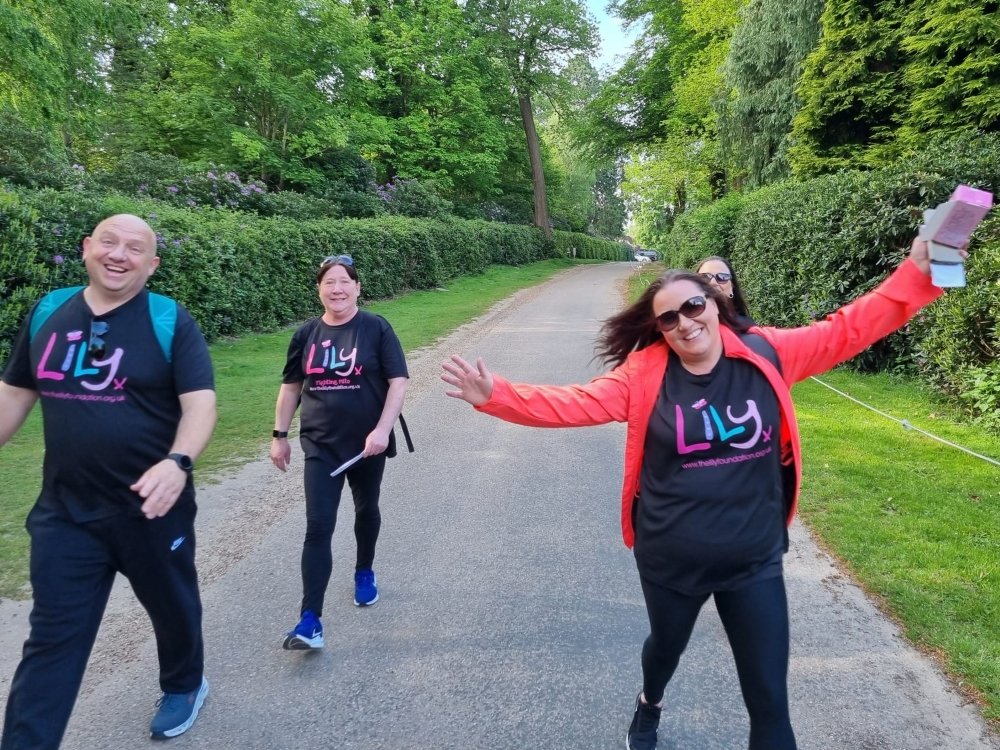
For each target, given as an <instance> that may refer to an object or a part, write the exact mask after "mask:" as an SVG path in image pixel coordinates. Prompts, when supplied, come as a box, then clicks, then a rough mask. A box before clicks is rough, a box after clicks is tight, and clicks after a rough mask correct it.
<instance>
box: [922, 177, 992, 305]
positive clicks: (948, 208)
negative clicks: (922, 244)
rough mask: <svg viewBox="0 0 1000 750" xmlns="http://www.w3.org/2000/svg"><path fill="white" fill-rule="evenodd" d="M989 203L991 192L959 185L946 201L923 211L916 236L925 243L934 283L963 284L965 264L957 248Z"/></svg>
mask: <svg viewBox="0 0 1000 750" xmlns="http://www.w3.org/2000/svg"><path fill="white" fill-rule="evenodd" d="M992 206H993V194H992V193H990V192H988V191H986V190H977V189H976V188H972V187H969V186H968V185H959V186H958V187H957V188H955V192H954V193H952V195H951V199H950V200H948V201H946V202H945V203H942V204H940V205H939V206H938V207H937V208H929V209H927V210H926V211H924V223H923V224H922V225H921V226H920V238H921V239H924V240H927V243H928V249H929V251H930V260H931V281H932V282H933V283H934V284H935V286H939V287H956V286H965V265H964V263H963V260H962V256H961V254H960V253H959V250H960V249H961V248H962V247H963V246H964V245H966V244H967V243H968V241H969V236H970V235H971V234H972V232H973V231H974V230H975V228H976V226H977V225H978V224H979V222H980V221H982V220H983V217H984V216H986V214H987V213H989V210H990V208H992Z"/></svg>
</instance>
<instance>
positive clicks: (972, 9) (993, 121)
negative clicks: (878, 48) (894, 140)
mask: <svg viewBox="0 0 1000 750" xmlns="http://www.w3.org/2000/svg"><path fill="white" fill-rule="evenodd" d="M903 34H904V36H903V39H902V41H901V44H900V46H901V48H902V49H903V51H904V52H905V53H906V55H907V62H906V66H905V68H904V69H903V81H904V84H905V86H906V88H907V90H908V91H909V92H910V95H909V97H908V99H909V101H908V106H907V109H906V114H905V116H904V118H903V128H902V129H901V131H900V134H899V137H900V138H901V139H902V140H903V141H904V142H905V143H906V144H907V145H910V146H917V147H919V145H920V144H921V143H922V141H923V140H924V138H925V136H926V134H928V133H933V132H949V131H954V130H960V129H969V128H977V129H979V130H983V131H995V130H1000V54H998V52H997V42H998V41H1000V4H998V3H997V2H996V0H969V2H964V3H956V2H954V1H953V0H917V2H912V3H910V4H909V5H908V7H907V10H906V15H905V17H904V20H903Z"/></svg>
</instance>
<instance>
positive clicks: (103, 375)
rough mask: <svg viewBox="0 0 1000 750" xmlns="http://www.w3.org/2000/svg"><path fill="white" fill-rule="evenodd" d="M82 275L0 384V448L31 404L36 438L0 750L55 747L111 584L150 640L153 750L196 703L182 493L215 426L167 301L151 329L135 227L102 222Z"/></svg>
mask: <svg viewBox="0 0 1000 750" xmlns="http://www.w3.org/2000/svg"><path fill="white" fill-rule="evenodd" d="M83 260H84V264H85V266H86V269H87V275H88V277H89V283H88V285H87V286H86V287H84V288H83V289H81V290H80V291H79V292H76V293H72V294H71V295H70V296H69V297H68V299H66V300H65V301H64V302H62V304H59V305H55V306H49V307H48V309H46V311H45V313H44V314H43V313H40V312H39V310H40V309H41V308H42V307H43V305H36V307H35V309H33V310H32V313H31V314H30V315H29V317H28V320H26V321H25V324H24V326H23V327H22V329H21V332H20V333H19V335H18V337H17V339H16V341H15V344H14V348H13V351H12V352H11V356H10V360H9V361H8V362H7V366H6V369H5V371H4V374H3V380H2V382H0V445H3V444H5V443H6V442H7V441H8V440H9V439H10V438H11V437H12V436H13V435H14V433H16V432H17V430H18V429H19V428H20V426H21V425H22V424H23V423H24V420H25V419H26V418H27V416H28V413H29V412H30V411H31V408H32V407H33V406H34V403H35V401H40V402H41V407H42V423H43V430H44V436H45V462H44V466H43V469H42V490H41V493H40V494H39V497H38V500H37V502H36V503H35V505H34V507H33V508H32V509H31V512H30V513H29V514H28V520H27V529H28V532H29V534H30V535H31V585H32V590H33V598H34V602H33V607H32V611H31V620H30V621H31V632H30V634H29V636H28V640H27V641H26V642H25V645H24V652H23V656H22V660H21V663H20V664H19V665H18V668H17V671H16V672H15V674H14V679H13V682H12V684H11V690H10V695H9V697H8V700H7V709H6V714H5V719H4V727H3V735H2V739H0V750H28V749H29V748H30V749H31V750H42V749H49V748H57V747H58V746H59V743H60V742H61V740H62V736H63V733H64V731H65V729H66V724H67V722H68V720H69V716H70V713H71V711H72V709H73V704H74V703H75V701H76V696H77V693H78V691H79V687H80V682H81V680H82V678H83V672H84V669H85V667H86V664H87V659H88V658H89V655H90V651H91V648H92V647H93V644H94V640H95V638H96V636H97V630H98V628H99V627H100V623H101V619H102V617H103V613H104V608H105V605H106V604H107V600H108V595H109V594H110V592H111V586H112V583H113V582H114V578H115V575H116V574H117V573H121V574H122V575H124V576H125V577H126V578H128V579H129V582H130V583H131V585H132V588H133V590H134V591H135V594H136V597H137V598H138V599H139V601H140V603H141V604H142V605H143V607H144V608H145V609H146V611H147V612H148V614H149V616H150V619H151V621H152V625H153V631H154V633H155V635H156V641H157V648H158V654H159V661H160V686H161V688H162V689H163V692H164V695H163V698H162V699H161V701H160V702H159V710H158V711H157V713H156V715H155V716H154V718H153V721H152V724H151V725H150V734H151V736H152V738H153V739H166V738H169V737H174V736H176V735H178V734H181V733H182V732H184V731H186V730H187V729H188V728H189V727H190V726H191V724H192V723H193V722H194V720H195V718H196V717H197V715H198V711H199V709H200V708H201V705H202V702H203V701H204V699H205V696H206V695H207V693H208V683H207V682H206V681H205V678H204V675H203V674H202V671H203V643H202V632H201V600H200V597H199V593H198V579H197V573H196V570H195V564H194V555H195V536H194V518H195V513H196V506H195V493H194V483H193V480H192V469H193V462H194V459H195V458H197V456H198V455H199V454H200V453H201V451H202V450H203V449H204V447H205V445H206V443H207V442H208V439H209V438H210V437H211V434H212V430H213V428H214V426H215V418H216V414H215V390H214V379H213V374H212V364H211V360H210V359H209V354H208V347H207V346H206V344H205V340H204V337H203V336H202V335H201V332H200V331H199V330H198V326H197V324H196V323H195V322H194V320H193V319H192V318H191V316H190V315H189V314H188V313H187V311H186V310H184V309H183V308H181V307H180V306H179V305H176V303H174V302H173V301H172V300H167V299H166V298H162V297H159V298H157V299H156V301H157V302H165V303H166V304H167V305H168V310H169V313H170V317H171V318H172V317H173V316H174V314H175V315H176V319H175V320H174V322H173V324H172V326H171V325H168V326H167V328H168V332H167V334H166V338H165V339H164V338H163V337H162V334H163V330H162V328H163V325H162V322H161V324H160V330H159V331H157V329H156V328H154V320H153V316H152V313H153V306H152V305H153V301H152V300H151V297H150V292H148V291H147V290H146V288H145V285H146V281H147V280H148V279H149V277H150V276H151V275H152V274H153V272H154V271H155V270H156V268H157V266H158V265H159V261H160V259H159V258H158V257H157V256H156V237H155V235H154V234H153V231H152V230H151V229H150V227H149V226H148V225H147V224H146V222H144V221H143V220H142V219H140V218H138V217H136V216H131V215H127V214H122V215H117V216H112V217H110V218H108V219H105V220H104V221H102V222H101V223H100V224H98V225H97V227H96V228H95V229H94V232H93V234H92V235H91V236H89V237H87V238H85V239H84V241H83ZM53 308H54V309H53ZM32 322H33V323H34V325H32ZM164 340H166V341H168V342H169V347H168V346H167V345H165V344H164Z"/></svg>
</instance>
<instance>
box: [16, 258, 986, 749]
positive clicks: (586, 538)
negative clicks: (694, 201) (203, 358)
mask: <svg viewBox="0 0 1000 750" xmlns="http://www.w3.org/2000/svg"><path fill="white" fill-rule="evenodd" d="M629 269H630V267H629V265H628V264H610V265H601V266H586V267H582V268H578V269H574V270H573V271H571V272H569V273H567V274H565V275H563V276H561V277H560V278H558V279H557V280H555V281H553V282H550V283H549V284H547V285H544V286H543V287H541V288H539V289H536V290H534V291H532V292H529V293H527V294H526V295H523V296H521V297H519V298H518V300H517V301H516V302H513V303H510V304H508V305H506V306H503V307H502V308H501V309H499V310H496V311H494V313H492V314H491V315H489V316H487V318H486V319H485V320H483V321H479V322H477V323H476V324H472V325H470V326H467V327H465V328H464V329H462V330H460V331H459V332H457V333H456V334H455V335H454V336H452V337H451V338H450V339H449V340H448V341H447V342H445V343H444V344H443V345H442V346H440V347H438V348H436V349H435V350H432V351H428V352H424V353H423V354H422V356H419V357H416V358H414V361H413V363H412V364H413V366H414V376H415V377H414V384H413V388H412V395H411V397H410V398H409V399H408V403H407V407H406V409H405V413H406V415H407V418H408V421H409V423H410V425H411V428H412V431H413V433H414V439H415V441H416V443H417V449H418V452H417V453H415V454H413V455H405V454H404V455H402V456H401V457H400V458H397V459H394V460H393V461H391V462H390V467H389V471H388V473H387V479H386V482H385V485H384V490H383V496H384V500H383V517H384V522H383V523H384V525H383V535H382V539H381V542H380V546H379V555H378V559H377V564H376V569H377V572H378V576H379V583H380V589H381V593H382V600H381V601H380V602H379V603H378V604H377V605H376V606H375V607H373V608H371V609H367V610H359V609H356V608H355V607H354V606H353V605H352V578H351V576H352V570H353V539H352V538H351V534H350V528H351V522H352V511H351V510H350V508H349V507H345V512H344V513H342V515H341V527H340V528H339V529H338V531H337V533H336V535H335V537H334V548H335V558H334V566H335V567H334V578H333V581H332V582H331V585H330V589H329V593H328V598H327V607H326V612H325V617H324V622H325V624H326V641H327V648H326V649H325V650H324V651H323V652H322V653H318V654H301V653H288V652H284V651H282V650H281V649H280V641H281V635H282V633H283V631H285V630H286V629H288V628H289V627H290V626H291V625H292V624H293V621H294V619H295V614H296V608H297V602H298V598H299V584H298V553H299V545H300V541H301V535H302V529H303V519H302V513H301V506H300V501H299V496H300V490H299V486H300V481H301V474H300V471H301V461H298V462H297V463H293V468H292V471H291V472H290V473H289V474H288V475H280V474H278V472H276V471H274V470H273V469H271V468H270V466H269V464H268V463H267V462H266V461H264V460H263V459H262V460H260V461H258V462H255V463H252V464H250V465H248V466H247V467H245V468H244V469H243V470H241V471H240V472H238V473H237V474H234V475H233V476H232V477H229V478H228V479H226V480H225V481H224V482H222V483H220V484H216V485H213V486H209V487H206V488H204V489H202V490H201V491H200V502H201V506H202V508H203V512H202V518H201V520H200V524H201V525H200V528H201V531H200V540H199V544H200V555H201V570H202V573H203V577H204V602H205V608H206V615H205V630H206V639H207V660H208V664H207V667H208V677H209V680H210V681H211V683H212V692H211V695H210V696H209V698H208V701H207V703H206V705H205V709H204V712H203V714H202V717H201V718H200V719H199V721H198V723H197V724H196V726H195V727H194V728H193V729H192V731H190V732H189V733H188V734H186V735H184V736H183V737H180V738H178V739H176V740H173V741H172V742H171V747H174V748H178V749H180V748H213V750H215V749H217V748H223V749H228V748H274V749H278V750H286V749H287V750H292V749H293V748H320V747H322V748H344V749H347V748H377V749H379V750H413V749H416V750H419V749H422V748H428V749H429V748H434V749H435V750H437V749H444V748H455V749H456V750H457V749H459V748H461V749H462V750H466V749H468V748H477V749H488V750H520V749H521V748H546V750H590V749H593V750H598V749H603V748H621V747H622V746H623V745H624V734H625V730H626V728H627V726H628V722H629V719H630V713H631V703H632V700H633V698H634V695H635V693H636V692H637V690H638V688H639V683H640V671H639V649H640V647H641V644H642V641H643V638H644V637H645V635H646V620H645V613H644V609H643V603H642V597H641V594H640V591H639V585H638V578H637V575H636V573H635V569H634V565H633V561H632V558H631V555H630V553H629V552H628V551H627V550H626V549H625V548H624V546H623V545H622V543H621V541H620V534H619V528H618V500H617V498H618V487H619V482H620V472H621V463H622V444H623V438H624V429H623V427H621V426H619V425H610V426H606V427H600V428H589V429H580V430H560V431H550V430H533V429H526V428H522V427H516V426H513V425H508V424H505V423H502V422H499V421H497V420H493V419H490V418H488V417H485V416H482V415H479V414H476V413H474V412H473V411H472V410H471V409H470V408H469V407H468V406H466V405H465V404H463V403H461V402H458V401H455V400H452V399H447V398H445V397H444V396H443V395H442V392H443V390H444V385H443V384H441V383H440V382H439V381H438V380H437V370H438V363H439V362H440V361H441V359H442V358H443V357H444V355H445V354H447V353H450V352H452V351H457V352H459V353H463V354H465V355H467V356H475V355H482V356H484V357H485V358H486V360H487V362H488V363H489V364H490V366H491V367H492V368H493V369H495V371H497V372H500V373H503V374H506V375H508V376H511V377H514V378H516V379H520V380H526V381H536V382H542V381H544V382H552V383H566V382H577V381H580V380H582V379H585V378H587V377H589V376H590V375H592V374H594V373H595V372H596V369H595V368H594V367H593V366H589V365H588V362H589V360H590V358H591V355H592V347H593V340H594V337H595V334H596V332H597V329H598V326H599V321H600V320H601V319H602V318H603V317H605V316H606V315H607V314H608V313H609V312H610V311H612V310H613V309H615V307H616V306H617V305H618V302H619V296H618V290H617V284H618V282H619V281H620V280H621V279H622V278H623V277H624V276H625V275H626V274H627V273H628V272H629ZM279 367H280V365H279ZM262 424H264V425H265V426H266V427H269V426H270V423H269V422H268V421H267V418H262ZM346 506H349V502H348V503H347V504H346ZM793 532H794V533H793V542H792V545H793V549H792V552H791V553H790V554H789V556H788V557H787V558H786V560H787V569H788V574H787V577H788V587H789V594H790V601H791V606H792V633H793V645H792V663H791V677H790V688H791V698H792V702H793V721H794V724H795V727H796V730H797V733H798V736H799V745H800V748H802V750H844V749H851V750H882V749H886V750H888V749H892V750H903V749H905V750H941V749H943V748H947V749H948V750H951V749H961V750H996V748H998V747H1000V744H997V742H996V740H995V738H990V737H989V736H988V735H987V734H986V730H985V728H984V726H983V724H982V722H981V720H980V719H979V718H978V716H977V715H976V713H975V711H974V710H973V708H972V707H970V706H968V705H965V704H963V701H962V699H961V697H960V696H959V695H957V694H956V693H955V692H953V691H952V690H950V689H949V687H948V686H947V684H946V682H945V681H944V680H943V679H942V678H941V677H940V675H939V674H938V673H937V671H936V670H935V669H934V667H933V665H932V664H931V663H930V662H929V661H928V660H926V659H924V658H923V657H921V656H919V655H918V654H916V653H915V652H914V651H913V650H912V649H910V648H909V647H907V646H906V644H905V643H904V641H903V640H902V638H901V637H900V635H899V633H898V631H897V629H896V628H895V627H894V626H893V625H892V624H891V623H889V622H888V621H887V620H885V619H884V618H882V617H881V616H880V615H879V614H878V613H877V611H876V610H875V609H874V608H873V607H872V606H871V605H870V604H869V603H868V602H867V601H866V600H865V598H864V597H863V596H862V595H861V594H860V592H859V591H858V589H857V588H856V587H854V586H853V585H852V584H851V583H850V582H849V581H848V580H846V579H845V578H844V577H843V576H842V575H840V574H839V573H838V572H837V571H836V569H835V568H834V567H833V566H832V565H831V564H830V561H829V560H828V559H827V558H826V557H825V556H823V555H822V554H821V553H820V552H819V551H818V549H817V547H816V546H815V545H814V544H813V542H812V541H811V539H810V538H809V536H808V534H807V533H806V532H805V531H804V530H803V529H802V528H800V527H798V526H796V527H795V528H794V529H793ZM17 625H21V626H23V617H22V618H21V619H15V627H16V626H17ZM3 648H4V654H3V656H2V658H0V666H3V667H4V672H3V675H2V677H3V682H4V685H3V688H2V689H4V690H5V689H6V687H7V682H8V681H9V675H10V673H11V672H10V669H9V668H8V667H9V666H11V665H12V663H13V659H14V656H15V654H14V653H13V648H10V647H8V645H7V644H6V642H4V643H3ZM154 664H155V649H154V645H153V643H152V642H151V640H150V639H149V637H148V626H147V624H146V622H145V620H144V618H143V616H142V614H141V612H137V611H136V609H135V607H134V606H133V605H132V604H131V600H130V598H129V597H128V595H127V591H124V589H123V591H120V592H117V593H116V596H115V598H114V601H113V603H112V609H111V613H110V616H109V619H108V623H107V626H106V627H105V628H104V629H103V630H102V634H101V637H100V641H99V644H98V647H97V649H96V651H95V655H94V657H93V660H92V667H91V670H90V672H89V674H88V677H87V680H86V684H85V688H84V693H83V695H82V696H81V699H80V701H79V704H78V707H77V711H76V712H75V714H74V718H73V720H72V722H71V725H70V729H69V732H68V734H67V738H66V742H65V743H64V747H65V748H68V749H71V750H78V749H86V750H92V748H97V747H101V748H129V749H132V748H136V747H142V746H144V745H145V744H146V741H145V740H144V737H145V734H144V732H145V729H146V726H147V723H148V720H149V717H150V715H151V712H152V710H153V707H152V700H153V699H155V697H156V691H157V687H156V677H155V671H154V669H153V665H154ZM2 697H3V696H2V695H0V698H2ZM666 701H667V705H668V709H667V710H666V711H665V712H664V721H663V723H662V725H661V743H660V744H661V748H665V749H666V750H680V749H681V748H693V749H695V750H739V748H742V747H745V746H746V735H747V723H746V718H745V715H744V710H743V706H742V702H741V699H740V696H739V693H738V689H737V686H736V678H735V673H734V670H733V666H732V660H731V657H730V655H729V652H728V648H727V646H726V645H725V639H724V636H723V633H722V628H721V625H720V624H719V621H718V619H717V617H716V615H715V612H714V610H713V609H712V608H711V606H709V607H707V608H706V610H705V611H704V612H703V614H702V617H701V619H700V621H699V624H698V627H697V629H696V632H695V635H694V637H693V640H692V643H691V646H690V648H689V649H688V652H687V654H686V655H685V657H684V659H683V660H682V663H681V667H680V670H679V673H678V675H677V677H676V678H675V680H674V681H673V683H672V684H671V686H670V688H669V690H668V693H667V696H666Z"/></svg>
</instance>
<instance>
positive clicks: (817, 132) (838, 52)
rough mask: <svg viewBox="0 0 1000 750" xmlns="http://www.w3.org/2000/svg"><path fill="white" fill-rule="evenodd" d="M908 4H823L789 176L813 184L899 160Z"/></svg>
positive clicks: (889, 0)
mask: <svg viewBox="0 0 1000 750" xmlns="http://www.w3.org/2000/svg"><path fill="white" fill-rule="evenodd" d="M908 6H909V1H908V0H876V1H875V2H871V1H870V0H841V1H840V2H830V3H827V4H826V7H825V9H824V10H823V15H822V17H821V23H822V26H823V33H822V37H821V38H820V43H819V46H818V47H817V48H816V49H815V50H814V51H813V52H812V53H811V54H810V55H809V56H808V57H807V58H806V62H805V67H804V70H803V73H802V78H801V80H800V82H799V86H798V89H797V93H798V96H799V97H800V98H801V100H802V107H801V109H799V111H798V113H797V114H796V115H795V118H794V120H793V124H792V138H793V140H794V145H792V146H791V148H789V150H788V156H789V162H790V164H791V167H792V171H793V172H794V173H795V174H796V175H799V176H811V175H815V174H819V173H821V172H828V171H836V170H837V169H842V168H849V167H858V166H865V165H877V164H880V163H883V162H885V161H887V160H889V159H891V158H893V156H894V153H895V151H894V140H895V135H896V131H897V129H898V128H899V126H900V122H901V119H902V116H903V114H904V112H905V111H906V107H907V93H906V90H905V88H904V86H903V74H902V66H903V63H904V55H903V52H902V50H901V47H900V42H901V37H902V33H901V30H900V23H901V20H902V18H903V17H904V15H905V13H906V10H907V7H908Z"/></svg>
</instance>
